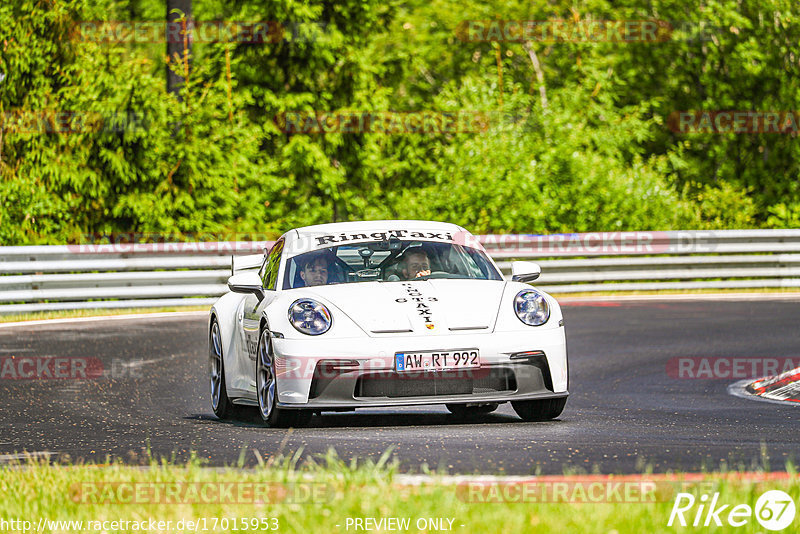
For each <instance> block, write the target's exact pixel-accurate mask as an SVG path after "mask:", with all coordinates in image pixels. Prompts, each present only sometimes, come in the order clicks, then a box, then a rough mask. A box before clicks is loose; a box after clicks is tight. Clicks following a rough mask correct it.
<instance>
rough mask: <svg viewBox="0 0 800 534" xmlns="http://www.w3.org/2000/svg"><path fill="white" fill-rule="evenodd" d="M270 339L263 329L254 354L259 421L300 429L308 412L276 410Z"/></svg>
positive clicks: (307, 419) (272, 425)
mask: <svg viewBox="0 0 800 534" xmlns="http://www.w3.org/2000/svg"><path fill="white" fill-rule="evenodd" d="M273 354H274V353H273V350H272V338H271V337H270V335H269V331H268V330H267V329H264V330H263V331H262V332H261V335H260V336H259V338H258V350H257V353H256V396H257V397H258V411H259V413H260V414H261V420H262V421H263V422H264V423H265V424H266V425H267V426H271V427H279V428H285V427H290V426H292V427H300V426H305V425H307V424H308V422H309V421H310V420H311V415H312V414H311V411H309V410H286V409H283V408H278V406H277V403H278V393H277V392H278V379H277V376H276V373H275V359H274V357H273Z"/></svg>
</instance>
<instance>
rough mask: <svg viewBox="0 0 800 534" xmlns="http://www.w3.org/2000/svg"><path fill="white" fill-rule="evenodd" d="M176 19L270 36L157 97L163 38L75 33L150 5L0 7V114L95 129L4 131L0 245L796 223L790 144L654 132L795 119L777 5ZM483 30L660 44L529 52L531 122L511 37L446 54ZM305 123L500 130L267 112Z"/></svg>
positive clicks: (69, 2) (459, 7) (135, 15)
mask: <svg viewBox="0 0 800 534" xmlns="http://www.w3.org/2000/svg"><path fill="white" fill-rule="evenodd" d="M193 10H194V18H195V20H199V21H218V20H231V21H280V22H282V23H284V25H285V26H286V34H285V36H284V37H285V38H284V39H282V40H280V41H279V42H274V43H264V44H254V43H208V44H197V43H196V44H195V46H194V47H193V54H192V65H191V70H190V76H189V79H188V82H187V83H186V85H185V86H184V88H183V89H182V93H181V96H182V98H181V99H178V98H176V97H175V96H173V95H171V94H168V93H167V91H166V82H165V79H166V76H165V72H166V68H167V67H166V64H167V61H166V59H167V58H166V54H165V49H166V45H165V44H163V43H117V42H113V43H112V42H90V41H87V40H81V39H76V38H75V36H74V33H73V30H74V25H75V24H76V22H79V21H100V20H115V21H131V20H134V21H140V20H150V21H163V20H164V19H165V17H166V6H165V3H164V2H163V0H7V1H5V2H2V3H0V47H1V48H0V71H2V72H3V73H4V74H5V75H6V79H5V81H4V82H3V83H2V84H0V117H6V118H7V117H9V116H12V115H13V113H15V112H21V111H24V112H30V113H40V114H41V113H46V112H47V111H48V110H49V111H53V110H65V111H69V112H76V113H79V112H87V113H98V114H101V115H102V116H104V117H106V120H105V121H104V123H103V128H100V130H99V131H96V132H76V133H70V134H58V133H49V134H47V133H45V134H42V133H36V132H32V133H31V132H24V131H22V132H20V131H15V130H14V129H13V128H10V127H9V124H8V121H7V120H6V122H4V123H3V124H4V127H3V136H2V139H0V157H1V159H0V206H1V207H0V244H2V245H10V244H38V243H61V242H75V241H79V240H81V239H85V237H82V236H85V235H86V234H108V233H115V232H142V233H162V234H164V233H166V234H186V236H187V238H189V237H192V238H196V237H197V236H198V235H202V234H204V233H209V234H210V233H214V234H222V233H225V234H231V235H232V234H234V233H236V234H239V235H241V234H242V233H248V232H252V233H258V234H260V235H263V234H267V235H269V236H274V235H276V234H279V233H281V232H283V231H285V230H286V229H288V228H290V227H293V226H297V225H306V224H315V223H322V222H330V221H341V220H354V219H364V218H373V219H374V218H423V219H439V220H448V221H452V222H456V223H459V224H462V225H464V226H465V227H467V228H469V229H471V230H472V231H474V232H476V233H484V232H515V233H516V232H519V233H548V232H571V231H593V230H636V229H649V230H666V229H679V228H680V229H685V228H769V227H798V225H800V185H798V174H799V172H798V171H799V169H798V161H800V158H798V156H799V155H800V144H798V140H797V137H796V135H779V134H747V135H742V134H739V135H736V134H727V135H713V134H688V135H687V134H677V133H674V132H672V131H671V130H670V129H669V128H668V127H667V126H666V123H667V119H668V117H669V116H670V114H671V113H673V112H675V111H681V110H761V111H776V110H798V109H800V105H799V104H800V4H797V2H796V1H795V0H706V1H704V2H690V1H688V0H648V1H644V0H623V1H619V2H616V1H615V2H613V3H612V2H610V1H605V0H588V1H584V2H550V1H544V0H525V1H522V0H511V1H506V0H504V1H502V2H501V1H497V0H494V1H492V2H477V1H475V0H458V1H456V0H405V1H402V0H388V1H387V0H341V1H333V0H332V1H324V2H308V3H306V2H297V1H294V0H247V1H244V0H232V1H223V0H194V2H193ZM498 18H499V19H506V20H509V19H514V20H547V19H567V20H588V19H601V20H603V19H604V20H644V19H659V20H666V21H671V22H673V23H675V25H676V27H677V28H682V29H681V30H680V31H677V32H676V33H675V34H674V35H673V38H672V39H670V40H668V41H666V42H659V43H643V42H634V43H543V42H534V43H532V48H533V50H534V51H535V52H536V55H537V57H538V59H539V62H540V63H541V69H542V73H543V76H544V85H545V87H546V94H547V106H546V107H545V106H544V105H543V102H542V100H541V99H540V95H539V89H538V82H536V77H535V72H534V69H533V67H532V63H531V60H530V58H529V55H528V53H527V52H526V50H525V49H524V48H523V45H522V44H520V43H499V44H498V43H492V42H480V43H475V42H465V41H463V40H461V39H459V36H458V34H457V32H456V29H457V28H458V27H459V24H461V23H463V21H465V20H491V19H498ZM701 27H702V28H704V29H703V30H702V31H698V30H697V29H698V28H701ZM498 52H499V54H498ZM498 58H500V67H501V68H500V69H498ZM227 60H229V61H230V78H229V77H228V66H227ZM172 64H173V66H174V67H175V68H178V69H182V68H183V67H182V66H181V65H175V63H174V61H173V62H172ZM501 73H502V78H501V76H500V74H501ZM229 95H230V96H229ZM309 110H324V111H339V110H342V111H347V110H350V111H370V110H371V111H386V110H394V111H425V110H432V111H433V110H435V111H459V110H467V111H474V110H479V111H485V112H489V113H495V114H496V116H503V117H510V118H512V120H505V121H503V122H502V124H500V125H498V126H495V127H492V128H490V129H489V130H488V131H486V132H480V133H456V134H406V135H383V134H380V133H368V134H351V133H344V134H342V133H338V134H327V135H287V134H285V133H282V132H280V131H279V130H278V128H277V126H276V124H275V120H274V118H275V117H276V116H277V115H278V114H280V113H282V112H287V111H309Z"/></svg>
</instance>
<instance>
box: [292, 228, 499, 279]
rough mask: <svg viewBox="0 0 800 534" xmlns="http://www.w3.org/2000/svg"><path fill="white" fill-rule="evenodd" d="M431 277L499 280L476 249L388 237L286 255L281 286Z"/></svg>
mask: <svg viewBox="0 0 800 534" xmlns="http://www.w3.org/2000/svg"><path fill="white" fill-rule="evenodd" d="M432 278H459V279H473V280H502V279H503V277H502V276H501V275H500V273H499V272H497V269H496V268H495V267H494V265H493V264H492V262H491V261H489V258H487V257H486V254H485V253H484V252H482V251H480V250H477V249H474V248H469V247H465V246H463V245H459V244H455V243H441V242H435V241H401V240H399V239H391V240H386V241H370V242H365V243H357V244H347V245H339V246H332V247H329V248H325V249H320V250H315V251H312V252H307V253H305V254H300V255H298V256H295V257H293V258H290V259H289V260H288V262H287V265H286V269H285V275H284V281H283V288H284V289H294V288H298V287H309V286H318V285H328V284H352V283H356V282H375V281H380V282H399V281H406V280H427V279H432Z"/></svg>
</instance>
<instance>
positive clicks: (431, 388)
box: [273, 327, 568, 409]
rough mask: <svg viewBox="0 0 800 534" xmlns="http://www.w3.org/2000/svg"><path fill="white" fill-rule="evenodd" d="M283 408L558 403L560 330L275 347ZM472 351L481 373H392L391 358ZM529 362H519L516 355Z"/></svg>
mask: <svg viewBox="0 0 800 534" xmlns="http://www.w3.org/2000/svg"><path fill="white" fill-rule="evenodd" d="M273 347H274V350H275V363H276V369H277V375H278V406H279V407H281V408H303V409H336V408H358V407H379V406H409V405H421V404H444V403H481V402H506V401H515V400H531V399H546V398H561V397H566V396H567V395H568V392H567V375H568V369H567V353H566V341H565V337H564V328H563V327H557V328H548V329H531V330H530V331H524V332H518V331H515V332H507V333H498V332H494V333H485V334H457V335H449V336H435V337H434V336H430V337H425V336H408V337H397V336H387V337H372V338H352V339H334V338H331V339H323V338H310V339H299V340H298V339H280V338H274V339H273ZM467 348H470V349H473V348H477V349H478V350H479V351H480V357H481V367H479V368H474V369H462V370H458V371H438V372H414V373H397V372H395V369H394V365H395V357H394V356H395V353H396V352H412V351H435V350H456V349H467ZM534 351H536V353H535V354H531V355H527V356H526V355H523V356H522V357H520V353H531V352H534Z"/></svg>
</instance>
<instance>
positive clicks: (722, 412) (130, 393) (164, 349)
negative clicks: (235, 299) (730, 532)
mask: <svg viewBox="0 0 800 534" xmlns="http://www.w3.org/2000/svg"><path fill="white" fill-rule="evenodd" d="M563 308H564V315H565V319H566V325H567V342H568V348H569V364H570V393H571V395H570V399H569V401H568V403H567V407H566V409H565V410H564V413H563V414H562V415H561V417H560V418H559V419H557V420H555V421H551V422H546V423H526V422H523V421H522V420H520V419H519V418H518V417H516V415H515V414H514V413H513V411H512V409H511V406H510V405H508V404H505V405H502V406H501V407H500V409H499V410H498V411H497V412H495V413H494V414H491V415H487V416H483V417H482V418H480V419H477V420H463V419H458V418H456V417H455V416H452V415H450V414H449V413H448V412H447V411H446V409H445V408H444V407H443V406H442V407H437V406H431V407H421V408H407V409H391V410H387V409H365V410H359V411H357V412H349V413H326V414H324V415H323V416H321V417H320V416H314V418H313V419H312V421H311V425H310V427H308V428H301V429H292V430H286V429H271V428H265V427H263V426H261V425H260V424H259V423H258V422H257V421H256V419H255V417H254V419H253V420H252V421H235V422H229V421H219V420H217V419H216V418H215V417H214V415H213V414H212V412H211V408H210V405H209V400H208V383H207V375H208V359H207V358H208V355H207V347H206V338H207V333H206V328H207V319H206V317H205V316H203V315H200V314H193V315H186V314H184V315H179V316H170V317H149V318H148V317H144V318H137V319H125V320H99V321H88V322H65V323H54V324H48V325H26V326H13V327H7V328H0V358H4V359H7V358H9V357H14V358H15V359H17V358H24V357H28V358H31V357H33V358H36V357H53V356H68V357H80V358H89V359H90V361H91V362H96V361H97V360H94V358H96V359H98V360H99V361H100V362H102V372H103V373H104V374H102V375H100V376H97V377H96V378H92V379H86V380H73V379H41V380H32V379H14V378H13V377H11V378H9V377H8V376H7V375H8V372H6V376H4V378H3V379H2V380H0V388H2V402H3V408H2V414H3V415H2V422H0V461H9V460H10V459H13V458H16V457H17V456H16V453H20V452H22V451H28V452H32V453H37V454H40V455H48V456H49V457H50V458H51V459H62V460H66V459H67V458H68V459H69V460H70V461H73V462H74V461H80V460H91V461H95V462H104V461H105V460H106V458H107V456H111V457H114V458H121V459H123V460H124V461H126V462H130V463H141V462H142V461H143V458H146V455H147V452H146V451H147V449H148V447H149V449H150V450H151V451H152V452H151V454H152V455H154V456H157V457H160V456H166V457H174V458H175V459H177V460H179V461H182V460H185V459H186V458H188V457H189V455H190V451H196V452H197V455H198V456H199V457H200V458H203V459H205V460H207V461H208V463H209V465H214V466H218V465H235V464H236V463H237V461H239V459H240V458H243V459H244V462H245V464H246V465H256V464H257V455H256V454H255V453H254V452H253V449H255V450H257V451H258V453H259V455H260V456H261V457H263V458H268V457H270V456H273V455H276V454H280V453H283V454H291V453H293V452H294V451H297V450H298V449H300V448H302V450H303V452H302V454H303V455H317V454H321V453H324V452H325V451H326V450H327V449H329V448H334V449H335V450H336V451H337V453H338V454H339V456H340V457H343V458H348V459H349V458H351V457H353V456H358V457H360V458H365V457H370V458H373V459H377V458H378V457H379V456H380V455H381V454H382V453H383V452H384V451H386V450H387V449H389V448H392V450H393V455H394V456H395V457H396V458H397V459H398V460H399V461H400V465H401V469H402V470H403V471H410V472H420V471H421V469H422V465H423V464H427V466H429V467H430V468H432V469H442V470H446V471H448V472H450V473H464V474H468V473H485V474H516V475H528V474H534V473H537V472H541V473H543V474H561V473H564V472H565V471H567V472H573V473H585V472H601V473H635V472H642V471H644V470H645V469H647V468H648V467H649V468H651V469H652V470H654V471H656V472H664V471H668V470H685V471H699V470H702V469H718V468H720V467H721V466H723V465H727V466H728V467H729V468H733V469H738V468H746V469H753V468H757V467H768V468H769V469H772V470H783V469H785V464H786V461H787V460H790V459H791V460H794V461H795V462H797V461H798V460H800V406H791V405H779V404H769V403H765V402H757V401H753V400H749V399H746V398H739V397H735V396H733V395H731V394H729V393H728V392H727V387H728V386H729V385H730V384H731V383H733V382H736V381H737V380H738V379H737V378H727V379H726V378H722V379H707V378H699V379H686V378H678V377H674V376H670V373H668V371H667V369H668V367H669V365H673V366H674V360H673V362H672V363H671V364H670V360H671V359H673V358H679V357H691V358H703V357H709V358H711V357H724V358H792V359H794V360H798V359H800V301H798V300H786V299H783V300H780V299H776V300H747V301H745V300H741V301H738V300H735V301H713V300H700V301H698V300H691V301H669V300H664V301H638V302H620V301H608V302H573V303H567V304H564V306H563ZM98 365H99V364H98ZM90 367H91V365H90ZM6 371H8V369H7V370H6ZM672 374H674V373H672ZM254 413H255V412H254ZM256 417H257V416H256ZM765 464H766V465H765ZM795 465H796V464H795Z"/></svg>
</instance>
